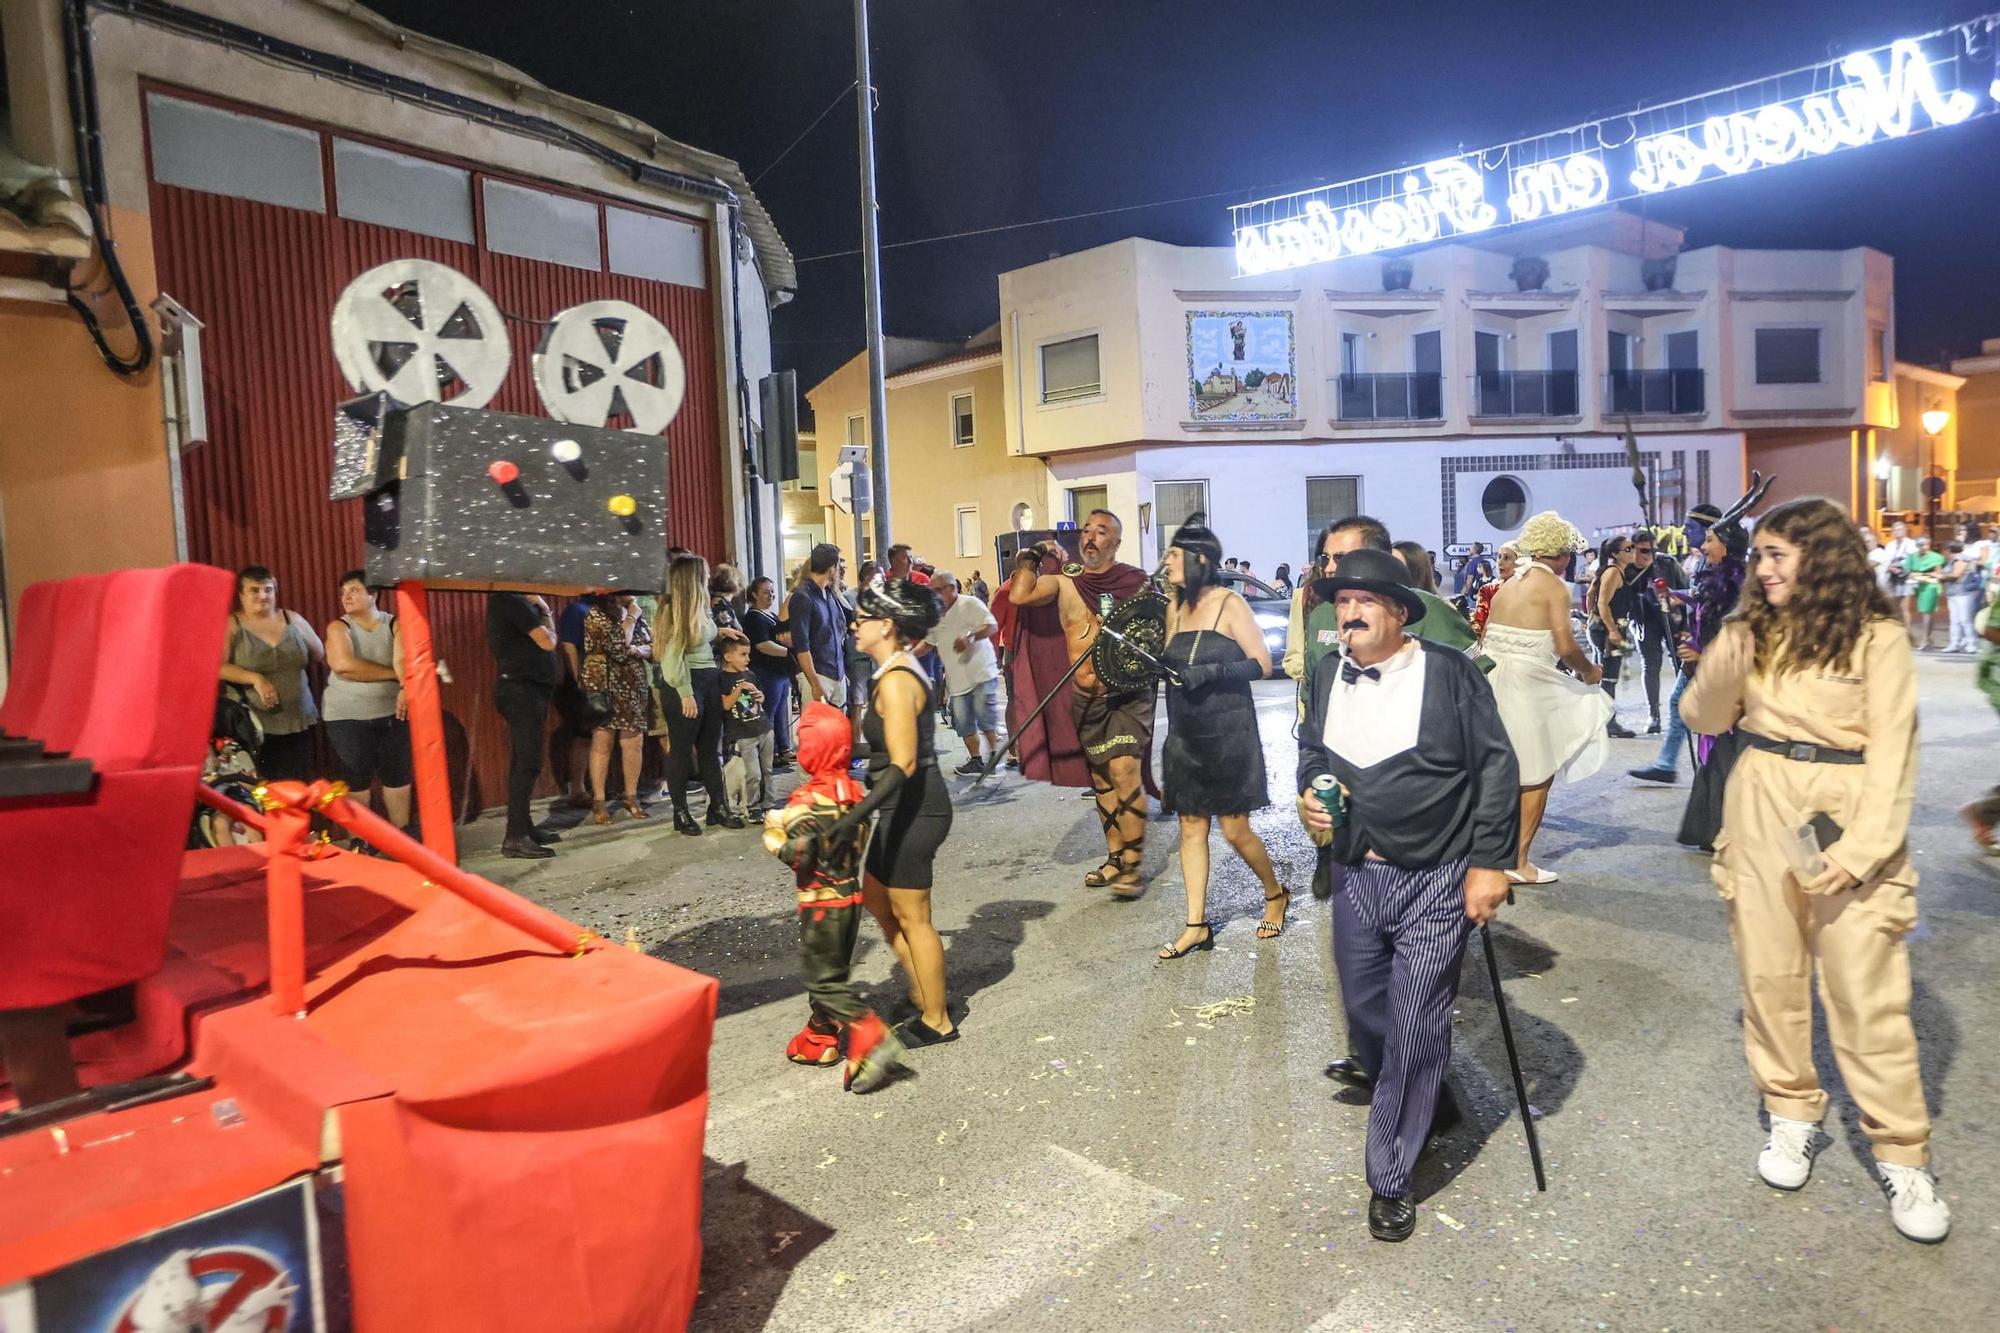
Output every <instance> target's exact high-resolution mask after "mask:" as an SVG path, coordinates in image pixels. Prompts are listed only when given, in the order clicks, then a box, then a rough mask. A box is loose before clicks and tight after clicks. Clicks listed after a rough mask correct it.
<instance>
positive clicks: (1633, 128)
mask: <svg viewBox="0 0 2000 1333" xmlns="http://www.w3.org/2000/svg"><path fill="white" fill-rule="evenodd" d="M1996 35H2000V13H1996V14H1988V15H1985V16H1983V17H1981V18H1976V19H1971V20H1968V21H1966V22H1964V23H1960V24H1956V25H1954V26H1952V27H1950V28H1945V29H1941V30H1939V31H1937V32H1932V33H1926V34H1924V35H1923V36H1920V37H1907V38H1901V39H1899V40H1897V41H1894V42H1890V43H1889V44H1888V45H1886V46H1880V47H1875V48H1873V49H1871V50H1866V51H1857V52H1854V53H1853V54H1851V55H1846V56H1842V57H1839V58H1837V59H1834V60H1828V61H1824V62H1821V63H1820V64H1817V65H1808V66H1805V67H1803V68H1800V69H1794V70H1788V71H1786V72H1785V73H1783V74H1774V75H1771V76H1770V77H1768V78H1764V79H1759V80H1755V81H1753V82H1750V83H1742V84H1737V85H1734V86H1732V87H1729V88H1720V89H1716V90H1714V91H1712V92H1707V93H1702V94H1699V95H1697V96H1695V97H1689V98H1684V99H1682V100H1680V101H1678V102H1669V103H1664V104H1662V105H1660V106H1655V107H1648V108H1644V109H1641V110H1638V111H1633V112H1629V113H1626V114H1622V115H1617V116H1610V117H1606V118H1605V119H1602V120H1594V121H1587V122H1585V123H1584V124H1581V125H1573V126H1570V127H1569V128H1567V129H1562V130H1556V131H1553V132H1551V133H1548V134H1542V135H1536V136H1534V137H1532V138H1527V139H1517V140H1515V141H1513V142H1512V143H1505V144H1496V145H1494V146H1493V147H1490V148H1484V149H1479V150H1476V151H1473V152H1467V153H1461V154H1459V155H1458V156H1456V157H1448V158H1442V159H1439V160H1437V161H1434V162H1426V163H1423V164H1421V165H1418V166H1414V167H1405V168H1401V169H1399V170H1396V171H1388V172H1382V173H1379V174H1377V175H1373V176H1363V177H1358V178H1356V179H1354V180H1349V181H1342V182H1340V183H1338V184H1334V185H1325V186H1320V187H1318V188H1316V189H1311V190H1301V191H1297V192H1295V193H1292V194H1286V195H1279V196H1277V197H1275V198H1271V199H1262V200H1258V201H1256V202H1254V203H1248V204H1237V205H1234V206H1232V208H1231V209H1230V213H1231V217H1232V227H1233V230H1234V232H1235V236H1236V264H1237V270H1238V272H1239V273H1241V274H1245V275H1249V274H1256V273H1269V272H1272V271H1274V270H1277V269H1286V268H1298V267H1301V266H1303V265H1306V264H1318V263H1324V262H1326V261H1327V260H1330V259H1338V258H1340V257H1341V256H1343V255H1364V254H1372V253H1375V252H1378V251H1383V250H1394V249H1399V248H1401V247H1404V246H1410V245H1420V244H1423V243H1424V242H1427V241H1435V240H1438V239H1440V238H1442V237H1445V236H1454V235H1472V234H1476V233H1479V232H1483V231H1488V230H1491V229H1492V228H1494V227H1500V226H1507V225H1509V224H1512V223H1517V222H1531V221H1534V220H1536V219H1538V218H1546V217H1555V216H1558V215H1560V214H1564V213H1573V212H1577V211H1579V210H1581V209H1586V208H1595V207H1597V206H1599V205H1602V204H1606V203H1610V202H1613V201H1615V200H1619V199H1630V198H1635V197H1638V196H1640V195H1650V194H1657V193H1660V192H1661V191H1664V190H1672V189H1679V188H1681V187H1683V186H1688V185H1694V184H1697V183H1698V182H1701V181H1704V180H1714V179H1719V178H1722V177H1726V176H1737V175H1742V174H1743V173H1745V172H1749V171H1755V170H1759V169H1761V168H1764V167H1772V166H1779V165H1781V164H1783V163H1786V162H1793V161H1797V160H1799V159H1800V158H1804V157H1817V156H1824V155H1825V154H1828V153H1834V152H1838V151H1840V150H1842V149H1847V148H1859V147H1862V146H1864V145H1866V144H1871V143H1878V142H1880V141H1882V140H1884V139H1900V138H1903V137H1905V136H1907V135H1911V134H1915V133H1918V132H1920V131H1922V130H1927V129H1935V128H1938V127H1941V126H1946V125H1957V124H1962V123H1963V122H1965V121H1968V120H1973V119H1977V118H1979V117H1981V116H1987V115H1991V114H1994V113H1995V112H2000V56H1996V52H2000V42H1996V40H1995V37H1996ZM1586 145H1588V146H1586Z"/></svg>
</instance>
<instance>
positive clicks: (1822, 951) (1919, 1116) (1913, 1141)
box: [1681, 499, 1951, 1242]
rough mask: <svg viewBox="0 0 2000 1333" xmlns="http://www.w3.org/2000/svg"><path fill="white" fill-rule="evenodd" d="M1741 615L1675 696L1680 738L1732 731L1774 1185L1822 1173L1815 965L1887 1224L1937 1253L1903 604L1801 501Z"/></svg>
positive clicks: (1732, 899) (1746, 1029) (1746, 1024)
mask: <svg viewBox="0 0 2000 1333" xmlns="http://www.w3.org/2000/svg"><path fill="white" fill-rule="evenodd" d="M1751 573H1752V577H1751V579H1750V581H1749V583H1748V585H1747V586H1746V587H1745V588H1744V591H1743V597H1742V601H1741V602H1740V604H1739V605H1738V607H1737V609H1736V611H1735V613H1734V614H1733V615H1732V616H1731V617H1730V618H1729V621H1728V623H1727V624H1725V625H1724V626H1723V629H1722V632H1721V634H1719V635H1718V636H1717V637H1716V639H1715V642H1714V643H1713V644H1711V645H1710V647H1709V649H1708V651H1707V652H1705V653H1703V654H1702V659H1701V666H1700V668H1699V669H1698V670H1697V671H1696V672H1695V677H1694V681H1693V683H1692V684H1691V685H1690V686H1689V687H1688V691H1687V694H1686V695H1685V696H1684V697H1683V698H1682V700H1681V715H1682V716H1683V717H1684V718H1685V719H1686V721H1687V724H1688V726H1689V727H1690V728H1691V729H1693V730H1695V731H1700V732H1704V733H1708V734H1710V735H1714V734H1717V733H1720V732H1724V731H1728V730H1729V729H1730V728H1732V727H1734V728H1736V729H1737V739H1738V741H1739V742H1740V754H1739V758H1738V759H1737V761H1736V767H1735V770H1734V772H1732V773H1731V774H1730V779H1729V786H1728V789H1727V791H1726V793H1725V795H1724V811H1723V823H1722V832H1721V834H1720V836H1718V837H1717V839H1716V847H1715V862H1714V866H1713V870H1712V874H1713V877H1714V880H1715V885H1716V888H1717V889H1718V891H1719V892H1720V893H1721V896H1722V898H1723V901H1724V902H1725V903H1726V904H1727V908H1728V913H1729V932H1730V936H1731V938H1732V939H1733V940H1734V941H1735V945H1736V956H1737V965H1738V971H1739V973H1740V975H1741V978H1742V1001H1743V1044H1744V1052H1745V1054H1746V1055H1747V1057H1748V1060H1749V1065H1750V1075H1751V1078H1752V1080H1753V1081H1754V1082H1755V1083H1756V1085H1757V1088H1758V1090H1759V1091H1760V1092H1761V1093H1762V1094H1763V1098H1764V1107H1765V1109H1766V1110H1767V1111H1768V1112H1769V1114H1770V1121H1771V1134H1770V1139H1769V1141H1768V1142H1767V1143H1766V1144H1765V1146H1764V1150H1763V1152H1762V1153H1761V1154H1760V1155H1759V1157H1758V1159H1757V1170H1758V1174H1759V1175H1761V1176H1762V1177H1763V1178H1764V1180H1765V1182H1766V1183H1767V1184H1769V1185H1771V1186H1772V1187H1773V1188H1776V1189H1782V1190H1796V1189H1799V1188H1801V1187H1802V1186H1804V1185H1805V1183H1806V1181H1807V1179H1808V1178H1809V1177H1810V1176H1811V1174H1812V1162H1813V1157H1814V1155H1815V1154H1816V1153H1817V1152H1818V1151H1819V1148H1820V1145H1821V1139H1822V1136H1821V1135H1820V1132H1819V1125H1820V1119H1821V1117H1822V1116H1824V1115H1825V1114H1826V1106H1827V1094H1826V1092H1825V1090H1824V1089H1823V1088H1821V1086H1820V1080H1819V1072H1818V1070H1817V1069H1816V1068H1815V1067H1814V1065H1813V1049H1812V1028H1813V1021H1812V982H1813V973H1814V971H1815V964H1817V971H1818V973H1819V984H1820V991H1821V994H1822V996H1823V997H1824V999H1825V1006H1824V1007H1825V1011H1826V1021H1827V1033H1828V1036H1829V1037H1830V1038H1831V1040H1832V1046H1833V1053H1834V1060H1835V1063H1837V1064H1838V1065H1839V1067H1840V1073H1841V1078H1842V1081H1843V1082H1845V1083H1846V1085H1847V1090H1848V1091H1849V1093H1851V1094H1852V1095H1853V1097H1854V1100H1855V1102H1856V1103H1857V1104H1858V1105H1859V1106H1860V1108H1861V1128H1862V1131H1863V1132H1864V1133H1866V1134H1867V1136H1868V1138H1869V1141H1870V1143H1871V1145H1872V1146H1873V1148H1874V1153H1875V1163H1876V1174H1877V1175H1878V1176H1879V1178H1880V1184H1881V1187H1882V1190H1883V1193H1884V1194H1886V1195H1887V1196H1888V1200H1889V1217H1890V1220H1891V1221H1892V1222H1893V1223H1894V1224H1895V1227H1896V1229H1897V1230H1898V1231H1900V1232H1901V1233H1902V1234H1903V1235H1904V1236H1906V1237H1908V1238H1909V1239H1911V1240H1917V1241H1924V1242H1935V1241H1940V1240H1943V1239H1944V1238H1945V1235H1946V1233H1947V1232H1948V1231H1949V1230H1950V1226H1951V1211H1950V1209H1949V1208H1948V1207H1947V1206H1946V1204H1945V1202H1944V1200H1943V1199H1941V1198H1939V1197H1938V1194H1937V1183H1936V1181H1935V1180H1933V1179H1932V1177H1931V1174H1930V1172H1929V1170H1928V1169H1927V1163H1928V1160H1929V1152H1930V1132H1931V1126H1930V1116H1929V1113H1928V1111H1927V1110H1926V1109H1925V1104H1924V1089H1923V1083H1922V1080H1921V1079H1920V1077H1919V1074H1918V1069H1917V1036H1916V1030H1915V1029H1914V1028H1913V1027H1912V1026H1911V1023H1910V959H1909V952H1908V949H1907V948H1906V946H1905V944H1904V937H1905V936H1906V935H1907V934H1908V933H1909V931H1910V928H1911V927H1912V926H1914V925H1915V924H1916V921H1917V907H1916V901H1915V898H1914V896H1913V891H1914V890H1915V888H1916V883H1917V875H1916V870H1915V868H1914V867H1913V866H1912V865H1911V861H1910V849H1909V832H1910V808H1911V805H1912V803H1913V800H1914V798H1915V794H1916V779H1917V745H1916V739H1917V680H1916V662H1915V658H1914V656H1913V654H1912V652H1911V649H1910V640H1909V637H1908V635H1907V633H1906V632H1905V630H1904V628H1903V625H1902V623H1901V618H1900V617H1899V616H1898V615H1897V614H1896V607H1895V606H1894V604H1893V603H1891V601H1890V600H1889V598H1888V597H1887V596H1885V595H1884V594H1883V592H1882V590H1881V589H1880V587H1879V586H1877V584H1876V582H1875V578H1874V575H1873V573H1872V572H1871V570H1870V569H1869V566H1868V557H1867V552H1866V551H1865V549H1864V548H1863V547H1862V544H1861V536H1860V534H1859V533H1858V532H1856V531H1855V529H1854V524H1853V522H1852V521H1851V520H1850V519H1849V518H1848V515H1847V511H1846V509H1845V508H1844V507H1842V506H1839V505H1836V504H1834V503H1833V502H1831V501H1828V500H1820V499H1805V500H1793V501H1790V502H1788V503H1786V504H1782V505H1779V506H1778V507H1777V508H1776V509H1773V510H1772V511H1771V512H1770V513H1769V514H1767V515H1765V516H1764V518H1763V520H1762V521H1760V522H1759V523H1758V525H1757V531H1756V535H1755V541H1754V546H1753V549H1752V570H1751Z"/></svg>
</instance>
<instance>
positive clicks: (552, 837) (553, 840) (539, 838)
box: [528, 828, 562, 847]
mask: <svg viewBox="0 0 2000 1333" xmlns="http://www.w3.org/2000/svg"><path fill="white" fill-rule="evenodd" d="M528 836H529V837H531V838H533V839H534V840H535V841H536V842H539V843H540V844H541V845H542V846H544V847H553V846H554V845H555V844H557V843H559V842H561V841H562V834H560V833H551V832H549V831H548V830H547V829H543V828H536V829H529V830H528Z"/></svg>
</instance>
